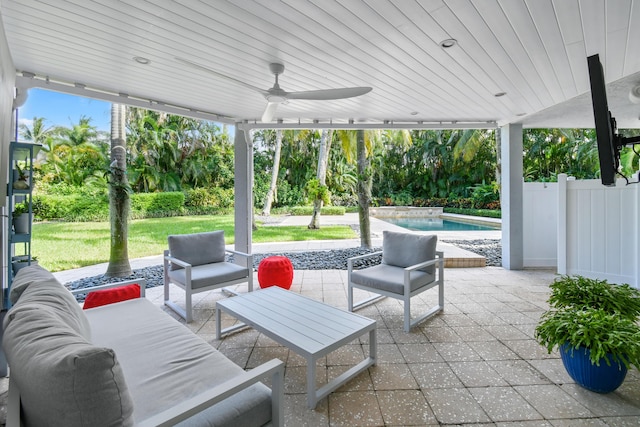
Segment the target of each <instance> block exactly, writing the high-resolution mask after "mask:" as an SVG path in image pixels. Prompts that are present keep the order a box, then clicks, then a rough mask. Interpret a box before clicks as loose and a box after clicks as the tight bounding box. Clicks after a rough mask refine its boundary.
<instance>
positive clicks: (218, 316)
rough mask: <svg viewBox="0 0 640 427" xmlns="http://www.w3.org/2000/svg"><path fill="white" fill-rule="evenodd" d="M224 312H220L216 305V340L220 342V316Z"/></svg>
mask: <svg viewBox="0 0 640 427" xmlns="http://www.w3.org/2000/svg"><path fill="white" fill-rule="evenodd" d="M221 311H222V310H220V308H218V306H217V305H216V339H217V340H219V339H220V336H221V335H222V334H221V331H222V324H221V320H220V319H221V316H220V312H221Z"/></svg>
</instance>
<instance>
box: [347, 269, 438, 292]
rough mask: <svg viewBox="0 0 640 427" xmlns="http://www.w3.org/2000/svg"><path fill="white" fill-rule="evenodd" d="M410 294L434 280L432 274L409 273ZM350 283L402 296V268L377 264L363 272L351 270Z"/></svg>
mask: <svg viewBox="0 0 640 427" xmlns="http://www.w3.org/2000/svg"><path fill="white" fill-rule="evenodd" d="M410 277H411V279H410V280H411V281H410V289H411V292H413V291H415V290H416V289H419V288H421V287H422V286H424V285H426V284H428V283H431V282H432V281H433V280H435V277H434V275H433V274H429V273H426V272H424V271H420V270H416V271H412V272H411V276H410ZM351 281H352V282H353V283H355V284H358V285H363V286H367V287H369V288H374V289H380V290H383V291H387V292H393V293H395V294H398V295H402V294H404V268H402V267H395V266H392V265H387V264H379V265H375V266H373V267H369V268H365V269H363V270H353V271H352V272H351Z"/></svg>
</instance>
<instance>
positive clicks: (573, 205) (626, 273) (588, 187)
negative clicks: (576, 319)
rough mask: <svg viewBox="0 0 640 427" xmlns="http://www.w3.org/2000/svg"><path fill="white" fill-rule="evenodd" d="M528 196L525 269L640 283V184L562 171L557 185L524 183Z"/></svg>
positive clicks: (524, 205)
mask: <svg viewBox="0 0 640 427" xmlns="http://www.w3.org/2000/svg"><path fill="white" fill-rule="evenodd" d="M523 199H524V202H523V215H524V230H523V234H524V236H523V237H524V239H523V241H524V248H523V257H524V265H525V267H553V266H557V270H558V273H559V274H569V275H572V274H579V275H582V276H587V277H594V278H599V279H607V280H609V281H611V282H614V283H629V284H630V285H632V286H635V287H639V286H640V270H639V268H638V266H639V261H640V226H639V218H638V215H639V213H640V184H638V185H625V182H624V180H619V181H618V183H617V186H616V187H604V186H603V185H602V184H601V183H600V180H580V181H578V180H574V179H571V178H567V176H566V175H564V174H561V175H559V176H558V182H557V183H525V184H524V191H523Z"/></svg>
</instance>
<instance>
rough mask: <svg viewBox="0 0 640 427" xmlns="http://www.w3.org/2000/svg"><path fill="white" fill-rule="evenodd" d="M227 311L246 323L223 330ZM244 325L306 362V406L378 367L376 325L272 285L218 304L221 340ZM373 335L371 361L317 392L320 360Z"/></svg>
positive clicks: (219, 335) (370, 342)
mask: <svg viewBox="0 0 640 427" xmlns="http://www.w3.org/2000/svg"><path fill="white" fill-rule="evenodd" d="M222 312H225V313H228V314H230V315H231V316H233V317H235V318H237V319H239V320H240V321H241V322H243V323H244V324H241V325H234V326H232V327H229V328H226V329H224V330H222V328H221V324H220V315H221V313H222ZM245 326H251V327H252V328H254V329H256V330H258V331H260V332H262V333H263V334H265V335H266V336H268V337H269V338H271V339H273V340H274V341H276V342H277V343H279V344H281V345H283V346H285V347H287V348H289V349H291V350H293V351H295V352H296V353H298V354H299V355H301V356H303V357H304V358H305V359H306V360H307V405H308V406H309V408H315V407H316V404H317V403H318V401H319V400H320V399H322V398H324V397H326V396H327V395H328V394H329V393H331V392H332V391H333V390H335V389H337V388H338V387H340V386H342V385H343V384H345V383H346V382H347V381H349V380H350V379H351V378H353V377H355V376H356V375H358V374H359V373H361V372H362V371H364V370H365V369H367V368H368V367H369V366H372V365H375V363H376V321H375V320H372V319H368V318H366V317H363V316H359V315H357V314H354V313H349V312H348V311H345V310H340V309H338V308H335V307H332V306H330V305H327V304H324V303H322V302H319V301H316V300H313V299H311V298H307V297H304V296H302V295H300V294H297V293H295V292H290V291H286V290H284V289H281V288H279V287H277V286H272V287H269V288H266V289H262V290H259V291H255V292H250V293H246V294H242V295H239V296H235V297H232V298H227V299H224V300H221V301H218V302H216V337H217V338H218V339H220V337H221V336H222V334H226V333H229V332H232V331H235V330H238V329H240V328H242V327H245ZM367 332H368V333H369V357H367V358H365V359H364V360H363V361H362V362H360V363H358V364H357V365H356V366H353V367H352V368H350V369H349V370H347V371H346V372H344V373H343V374H342V375H340V376H338V377H337V378H335V379H333V380H332V381H330V382H329V383H327V384H325V385H324V386H322V387H320V388H319V389H317V390H316V361H317V360H318V359H319V358H320V357H323V356H326V355H327V354H328V353H331V352H332V351H334V350H336V349H338V348H340V347H342V346H343V345H346V344H349V343H350V342H351V341H353V340H355V339H356V338H358V337H360V336H361V335H364V334H365V333H367Z"/></svg>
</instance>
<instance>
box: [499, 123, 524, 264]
mask: <svg viewBox="0 0 640 427" xmlns="http://www.w3.org/2000/svg"><path fill="white" fill-rule="evenodd" d="M500 145H501V149H502V183H501V184H502V200H501V202H500V204H501V206H502V266H503V267H504V268H506V269H508V270H521V269H522V267H523V265H524V255H523V248H524V243H523V229H524V227H523V222H524V216H523V209H522V206H523V196H522V193H523V187H524V186H523V181H522V125H521V124H509V125H507V126H504V127H502V129H501V141H500Z"/></svg>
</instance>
